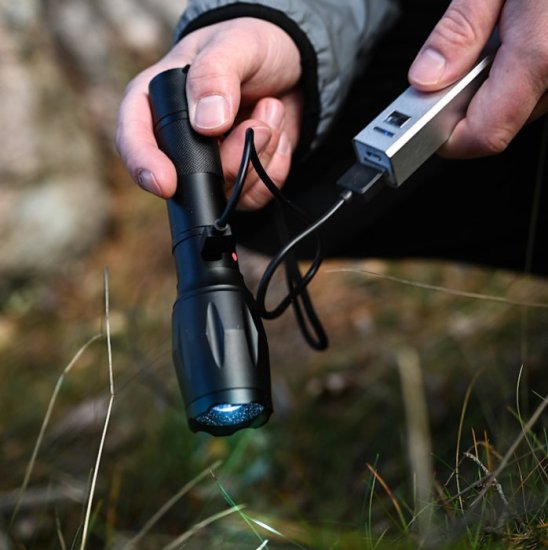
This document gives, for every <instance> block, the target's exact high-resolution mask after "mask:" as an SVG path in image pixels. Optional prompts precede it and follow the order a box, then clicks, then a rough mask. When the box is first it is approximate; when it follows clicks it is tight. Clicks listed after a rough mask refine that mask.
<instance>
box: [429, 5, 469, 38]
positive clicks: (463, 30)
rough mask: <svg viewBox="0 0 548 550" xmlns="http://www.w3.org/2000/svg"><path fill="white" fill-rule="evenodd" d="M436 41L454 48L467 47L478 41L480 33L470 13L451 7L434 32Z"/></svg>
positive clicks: (457, 7) (455, 6)
mask: <svg viewBox="0 0 548 550" xmlns="http://www.w3.org/2000/svg"><path fill="white" fill-rule="evenodd" d="M433 38H434V40H439V41H441V42H443V43H446V44H447V45H448V46H452V47H458V48H461V47H467V46H470V45H471V44H475V43H476V42H477V40H478V31H477V29H476V26H475V25H474V23H473V22H472V19H471V18H470V16H469V15H468V13H467V12H466V11H465V10H464V9H463V8H461V7H459V6H457V5H451V6H450V7H449V8H448V9H447V11H446V12H445V14H444V16H443V18H442V19H441V20H440V22H439V23H438V25H437V26H436V28H435V30H434V35H433Z"/></svg>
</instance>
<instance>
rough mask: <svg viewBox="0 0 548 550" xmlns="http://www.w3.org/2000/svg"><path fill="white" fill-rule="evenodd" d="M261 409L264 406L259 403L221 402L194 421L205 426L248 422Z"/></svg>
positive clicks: (259, 412)
mask: <svg viewBox="0 0 548 550" xmlns="http://www.w3.org/2000/svg"><path fill="white" fill-rule="evenodd" d="M263 411H264V407H263V406H262V405H261V404H259V403H244V404H236V405H235V404H231V403H222V404H220V405H215V406H213V407H211V408H210V409H209V410H208V411H207V412H206V413H204V414H201V415H200V416H198V417H197V418H196V422H198V423H199V424H203V425H205V426H236V425H238V424H248V423H249V422H251V421H252V420H253V419H255V418H256V417H257V416H259V415H260V414H262V412H263Z"/></svg>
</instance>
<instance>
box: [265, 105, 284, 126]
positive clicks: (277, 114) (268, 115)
mask: <svg viewBox="0 0 548 550" xmlns="http://www.w3.org/2000/svg"><path fill="white" fill-rule="evenodd" d="M264 118H265V122H266V123H267V124H268V125H269V126H270V127H271V128H280V126H281V125H282V120H283V118H284V110H283V108H282V106H281V105H279V104H278V103H272V104H271V105H269V106H268V108H267V109H266V112H265V115H264Z"/></svg>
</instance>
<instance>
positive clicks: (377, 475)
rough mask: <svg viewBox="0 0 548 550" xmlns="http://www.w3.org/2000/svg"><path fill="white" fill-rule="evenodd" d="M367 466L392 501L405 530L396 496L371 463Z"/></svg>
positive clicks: (403, 519)
mask: <svg viewBox="0 0 548 550" xmlns="http://www.w3.org/2000/svg"><path fill="white" fill-rule="evenodd" d="M367 467H368V468H369V471H370V472H371V473H372V474H373V476H374V477H375V479H376V480H377V481H378V482H379V483H380V484H381V485H382V488H383V489H384V490H385V491H386V494H387V495H388V498H389V499H390V500H391V501H392V504H393V506H394V508H395V509H396V512H397V513H398V517H399V518H400V522H401V525H402V529H403V530H404V531H407V524H406V523H405V518H404V517H403V512H402V510H401V507H400V504H399V502H398V501H397V500H396V497H395V496H394V493H393V492H392V491H391V489H390V487H388V485H387V484H386V482H385V481H384V479H383V478H382V477H381V476H380V475H379V473H378V472H377V470H375V468H373V466H371V464H367Z"/></svg>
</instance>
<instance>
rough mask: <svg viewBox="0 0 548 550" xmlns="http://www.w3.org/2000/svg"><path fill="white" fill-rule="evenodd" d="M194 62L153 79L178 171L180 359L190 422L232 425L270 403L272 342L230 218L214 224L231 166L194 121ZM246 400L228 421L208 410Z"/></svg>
mask: <svg viewBox="0 0 548 550" xmlns="http://www.w3.org/2000/svg"><path fill="white" fill-rule="evenodd" d="M187 70H188V68H185V69H171V70H168V71H165V72H163V73H161V74H159V75H158V76H157V77H155V78H154V79H153V80H152V82H151V83H150V86H149V93H150V102H151V109H152V113H153V120H154V125H155V126H154V131H155V135H156V140H157V142H158V146H159V147H160V149H161V150H162V151H164V153H166V155H167V156H168V157H169V158H170V159H171V161H172V162H173V164H174V165H175V168H176V171H177V190H176V192H175V195H174V196H173V197H172V198H171V199H169V200H168V201H167V208H168V216H169V222H170V228H171V237H172V251H173V256H174V259H175V266H176V272H177V300H176V302H175V304H174V307H173V317H172V327H173V334H172V342H173V360H174V364H175V369H176V372H177V377H178V380H179V384H180V387H181V391H182V395H183V400H184V402H185V406H186V412H187V418H188V422H189V427H190V429H191V430H192V431H200V430H202V431H207V432H209V433H211V434H212V435H229V434H231V433H233V432H235V431H237V430H239V429H241V428H244V427H258V426H260V425H262V424H264V423H265V422H266V421H267V420H268V417H269V416H270V414H271V412H272V403H271V397H270V369H269V358H268V345H267V341H266V335H265V332H264V328H263V326H262V321H261V319H260V317H259V316H258V315H257V314H256V311H255V306H254V300H253V297H252V296H251V293H250V292H249V290H248V289H247V287H246V285H245V283H244V280H243V277H242V275H241V273H240V270H239V266H238V257H237V254H236V248H235V241H234V239H233V237H232V235H231V232H230V228H229V227H228V228H227V229H226V230H225V231H222V232H220V231H218V230H216V229H215V228H214V227H213V226H214V223H215V220H216V219H217V218H218V217H219V216H220V215H221V213H222V211H223V209H224V207H225V204H226V200H225V196H224V179H223V172H222V167H221V162H220V156H219V149H218V144H217V141H216V139H214V138H208V137H204V136H201V135H200V134H198V133H197V132H195V131H194V130H193V129H192V127H191V125H190V121H189V119H188V110H187V102H186V73H187ZM240 405H245V406H248V407H249V406H252V408H250V409H248V410H249V411H252V412H253V414H251V413H250V414H248V415H244V416H241V417H235V418H233V419H232V421H231V422H228V423H227V424H224V425H217V424H219V423H218V422H216V421H212V420H211V418H212V417H211V415H210V416H209V417H208V411H209V410H210V409H211V408H212V407H213V408H214V407H225V408H231V407H232V408H237V407H238V406H240ZM204 418H205V420H203V419H204ZM208 418H209V420H208ZM220 424H223V423H220Z"/></svg>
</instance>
